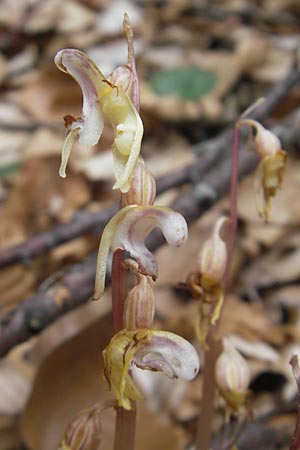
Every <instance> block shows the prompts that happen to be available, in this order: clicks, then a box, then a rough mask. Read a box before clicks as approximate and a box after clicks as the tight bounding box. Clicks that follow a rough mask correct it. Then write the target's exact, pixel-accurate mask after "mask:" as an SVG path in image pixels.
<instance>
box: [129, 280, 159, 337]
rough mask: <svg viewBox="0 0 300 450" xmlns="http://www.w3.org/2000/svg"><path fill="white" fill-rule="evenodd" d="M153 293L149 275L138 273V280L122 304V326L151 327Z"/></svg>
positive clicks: (130, 328) (134, 327)
mask: <svg viewBox="0 0 300 450" xmlns="http://www.w3.org/2000/svg"><path fill="white" fill-rule="evenodd" d="M154 310H155V305H154V295H153V291H152V288H151V285H150V280H149V277H147V276H146V275H139V282H138V284H137V285H136V286H134V288H132V289H131V291H130V292H129V293H128V295H127V299H126V302H125V306H124V319H123V321H124V328H125V329H126V330H137V329H139V328H151V325H152V322H153V317H154Z"/></svg>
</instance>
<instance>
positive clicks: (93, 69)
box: [54, 49, 105, 173]
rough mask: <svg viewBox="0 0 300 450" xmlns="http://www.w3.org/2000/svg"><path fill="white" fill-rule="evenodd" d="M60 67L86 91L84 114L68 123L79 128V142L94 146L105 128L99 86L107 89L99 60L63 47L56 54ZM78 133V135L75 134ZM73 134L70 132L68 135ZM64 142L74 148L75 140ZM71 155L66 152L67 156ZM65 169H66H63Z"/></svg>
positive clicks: (84, 93)
mask: <svg viewBox="0 0 300 450" xmlns="http://www.w3.org/2000/svg"><path fill="white" fill-rule="evenodd" d="M54 61H55V64H56V65H57V67H58V68H59V69H60V70H61V71H63V72H65V73H68V74H69V75H71V76H72V77H73V78H74V79H75V80H76V81H77V83H78V84H79V86H80V88H81V90H82V95H83V105H82V116H81V117H80V118H79V119H78V120H74V121H73V122H72V123H71V124H70V126H69V127H68V129H69V131H72V130H74V129H78V133H77V134H78V136H79V142H80V143H81V144H83V145H88V146H92V145H95V144H97V142H98V141H99V138H100V136H101V134H102V131H103V125H104V122H103V115H102V111H101V107H100V104H99V90H101V89H102V90H103V89H104V83H103V80H104V79H105V78H104V76H103V74H102V73H101V72H100V70H99V69H98V67H97V66H96V64H95V63H94V62H93V61H92V60H91V59H90V58H89V57H88V56H87V55H85V54H84V53H82V52H80V51H79V50H75V49H64V50H60V51H59V52H58V53H57V54H56V56H55V59H54ZM73 136H74V135H73ZM68 137H69V135H67V139H68ZM74 141H75V139H73V141H71V140H70V141H69V143H67V144H65V145H64V148H65V147H67V148H68V152H66V151H65V154H67V153H68V155H69V154H70V152H71V149H72V146H71V142H72V143H74ZM67 159H68V158H67V157H66V156H65V155H63V160H64V161H66V160H67ZM62 173H64V171H63V170H62Z"/></svg>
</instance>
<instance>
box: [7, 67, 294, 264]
mask: <svg viewBox="0 0 300 450" xmlns="http://www.w3.org/2000/svg"><path fill="white" fill-rule="evenodd" d="M299 80H300V70H299V68H298V66H297V65H296V64H295V65H294V66H293V68H292V70H291V71H290V73H289V74H288V75H287V76H286V77H285V78H284V79H283V80H281V81H280V82H279V83H278V84H276V85H275V86H274V87H273V88H272V89H271V90H270V92H269V93H268V95H267V96H266V97H265V98H266V100H265V102H264V103H263V104H262V105H261V106H260V107H259V108H257V109H256V110H255V113H254V114H253V115H252V116H251V117H253V118H255V119H257V120H259V121H262V120H264V119H265V118H266V117H267V116H268V115H269V114H270V112H271V111H272V110H273V109H274V108H275V107H276V106H277V105H278V104H279V103H280V102H281V100H282V99H284V98H285V97H286V96H287V94H288V93H289V91H290V90H291V89H292V87H293V86H295V84H296V83H297V82H298V81H299ZM231 141H232V129H231V128H230V129H227V130H225V131H223V132H222V133H220V134H219V135H218V136H217V137H216V138H213V139H209V140H207V141H205V142H203V143H201V144H198V145H195V146H194V147H193V150H194V152H195V153H196V154H197V155H199V157H198V158H197V160H196V161H195V162H193V163H192V164H189V165H187V166H185V167H183V168H181V169H179V170H177V171H175V172H173V173H172V174H167V175H165V176H163V177H161V178H159V179H158V180H157V193H158V194H159V193H162V192H164V191H166V190H168V189H170V188H173V187H178V186H181V185H183V184H185V183H192V184H194V183H197V182H199V180H200V179H201V177H202V176H203V174H204V173H205V172H207V171H208V170H209V169H211V168H213V166H214V165H216V164H217V163H219V162H220V159H221V158H225V159H226V157H227V156H228V154H227V153H228V152H227V150H228V148H229V146H230V145H231ZM118 206H119V205H118V204H117V203H116V204H114V205H113V206H111V207H109V208H105V209H102V210H100V211H99V212H97V213H90V212H88V211H82V212H79V213H76V214H75V216H74V218H73V219H72V220H71V221H70V222H69V223H66V224H62V225H57V226H55V227H53V228H52V229H51V230H48V231H44V232H42V233H38V234H36V235H35V236H33V237H31V238H29V239H28V240H27V241H26V242H24V243H22V244H19V245H16V246H13V247H8V248H5V249H2V250H1V251H0V268H1V267H7V266H9V265H12V264H15V263H18V262H23V263H24V264H26V263H29V262H30V261H31V260H32V259H33V258H36V257H37V256H39V255H42V254H44V253H47V252H48V251H50V250H52V249H53V248H55V247H57V246H58V245H60V244H63V243H65V242H69V241H70V240H72V239H75V238H77V237H79V236H82V235H84V234H87V233H91V232H95V233H96V232H99V231H101V230H102V229H103V227H104V226H105V224H106V223H107V222H108V221H109V219H110V218H111V217H112V216H113V215H114V214H115V212H116V211H117V209H118Z"/></svg>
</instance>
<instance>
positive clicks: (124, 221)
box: [94, 205, 188, 300]
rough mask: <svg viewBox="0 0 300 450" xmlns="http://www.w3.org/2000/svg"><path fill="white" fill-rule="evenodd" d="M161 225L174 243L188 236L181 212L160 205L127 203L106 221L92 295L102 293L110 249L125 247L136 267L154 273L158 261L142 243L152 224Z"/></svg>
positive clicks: (168, 239) (167, 236)
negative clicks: (136, 264) (134, 260)
mask: <svg viewBox="0 0 300 450" xmlns="http://www.w3.org/2000/svg"><path fill="white" fill-rule="evenodd" d="M156 227H158V228H160V229H161V231H162V232H163V235H164V237H165V238H166V240H167V242H168V243H169V244H170V245H172V246H173V247H179V246H180V245H182V244H183V243H184V242H185V241H186V240H187V236H188V231H187V224H186V221H185V219H184V217H182V216H181V214H179V213H177V212H175V211H173V210H172V209H171V208H166V207H162V206H144V207H142V206H137V205H129V206H126V207H125V208H122V209H121V210H120V211H119V212H118V213H117V214H115V216H114V217H113V218H112V219H111V220H110V222H109V223H108V224H107V225H106V227H105V229H104V231H103V233H102V237H101V241H100V246H99V253H98V260H97V271H96V282H95V294H94V299H95V300H97V299H99V298H100V297H102V295H103V292H104V284H105V273H106V264H107V258H108V254H109V250H110V249H111V251H113V252H114V251H115V250H117V249H123V250H127V251H128V252H129V253H130V255H131V256H132V257H133V258H134V259H136V261H137V262H138V266H139V271H140V272H141V273H143V274H145V275H149V276H152V277H153V278H154V279H155V278H156V277H157V262H156V259H155V257H154V256H153V254H152V253H151V252H150V251H149V250H148V249H147V247H146V246H145V239H146V237H147V236H148V234H149V233H150V232H151V231H152V230H153V229H154V228H156Z"/></svg>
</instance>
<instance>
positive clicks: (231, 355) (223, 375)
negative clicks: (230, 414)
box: [215, 338, 250, 410]
mask: <svg viewBox="0 0 300 450" xmlns="http://www.w3.org/2000/svg"><path fill="white" fill-rule="evenodd" d="M215 376H216V382H217V385H218V388H219V389H220V392H221V394H222V396H223V397H224V399H225V400H226V401H227V403H228V404H229V406H230V407H231V408H233V409H235V410H236V409H238V408H239V407H240V406H243V405H244V404H245V400H246V396H247V392H248V385H249V382H250V371H249V367H248V364H247V362H246V361H245V359H244V358H243V357H242V355H241V354H240V353H239V352H238V351H237V350H236V349H235V347H234V346H233V344H232V343H231V341H230V340H229V339H228V338H224V339H223V352H222V353H221V355H220V356H219V357H218V359H217V362H216V370H215Z"/></svg>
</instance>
